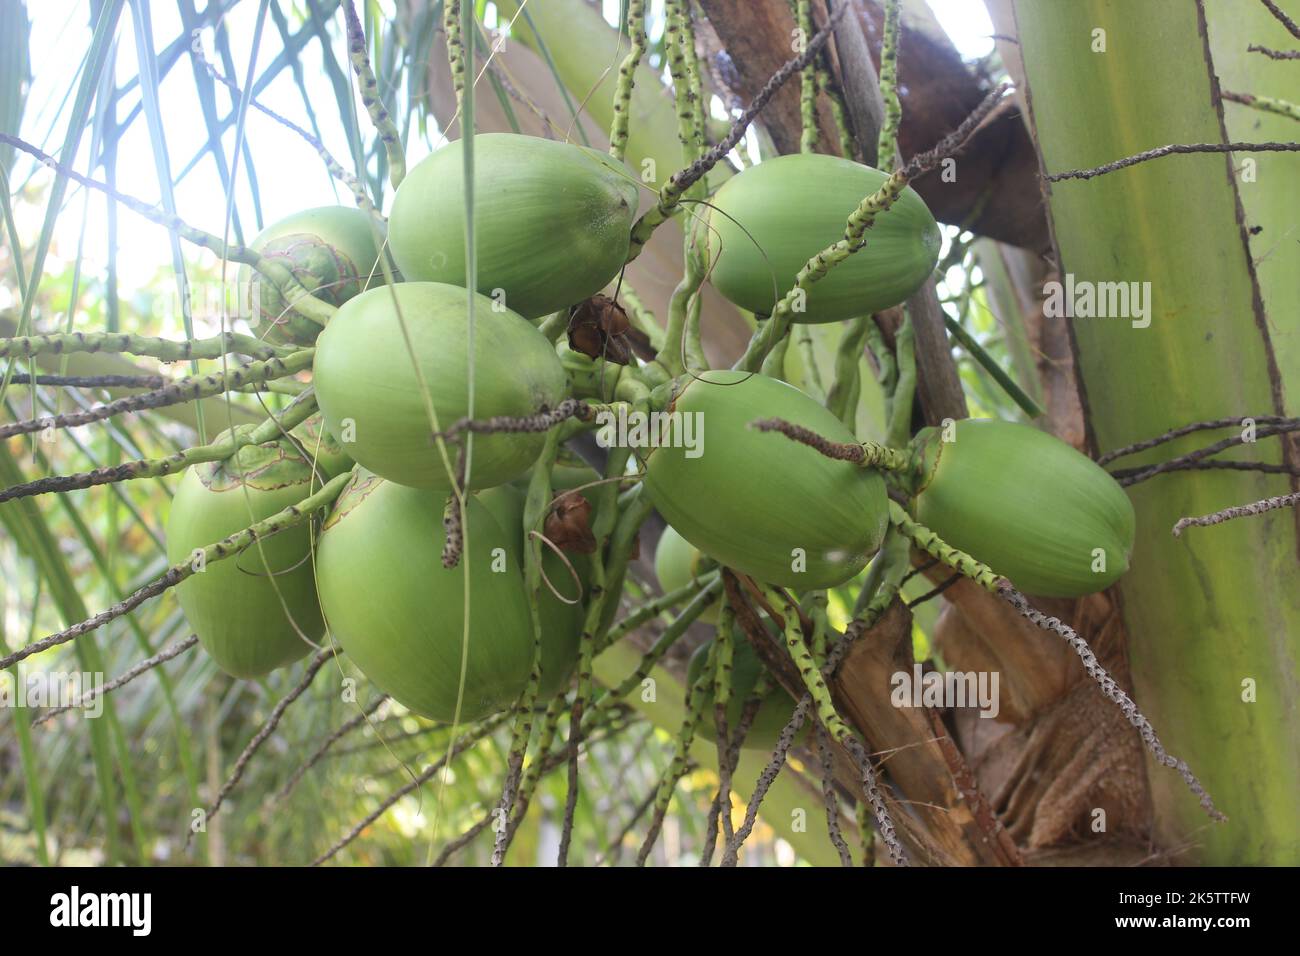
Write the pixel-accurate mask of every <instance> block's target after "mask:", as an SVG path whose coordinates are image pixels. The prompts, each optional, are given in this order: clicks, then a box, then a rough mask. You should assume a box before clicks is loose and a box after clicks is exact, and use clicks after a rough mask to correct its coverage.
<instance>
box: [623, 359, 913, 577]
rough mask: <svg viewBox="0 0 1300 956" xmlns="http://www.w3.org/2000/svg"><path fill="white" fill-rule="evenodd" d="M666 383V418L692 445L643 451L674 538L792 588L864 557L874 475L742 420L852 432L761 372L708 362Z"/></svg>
mask: <svg viewBox="0 0 1300 956" xmlns="http://www.w3.org/2000/svg"><path fill="white" fill-rule="evenodd" d="M674 388H675V389H676V390H677V394H676V396H675V398H674V399H673V401H672V403H671V404H670V406H669V408H668V411H669V412H671V413H675V415H676V416H677V418H676V419H674V420H675V421H676V422H677V426H680V425H681V424H682V422H683V421H690V422H692V423H694V424H695V428H696V433H697V438H698V439H699V441H698V444H697V451H698V454H697V453H696V452H695V451H692V450H691V449H689V448H685V447H682V446H683V444H684V443H683V442H681V441H675V440H674V441H670V442H668V443H667V444H666V445H665V446H664V447H660V448H656V449H652V450H651V451H650V453H649V454H648V456H647V461H646V477H645V485H646V489H647V490H648V491H649V493H650V498H651V501H653V503H654V506H655V508H657V509H658V510H659V513H660V514H661V515H663V516H664V518H665V519H666V520H667V522H668V523H669V524H670V525H672V526H673V527H674V528H675V529H677V531H678V532H679V533H680V534H681V536H682V537H683V538H685V539H686V540H687V541H689V542H690V543H691V544H692V545H694V546H695V547H697V548H699V549H700V551H702V552H704V553H705V554H707V555H708V556H709V557H711V558H713V559H714V560H716V561H717V562H718V563H719V564H722V565H724V566H726V567H729V568H734V569H735V570H737V571H740V572H743V573H744V574H749V575H752V576H753V577H755V578H757V579H758V580H760V581H764V582H766V583H768V584H776V585H780V586H783V587H792V588H796V589H798V590H801V591H802V590H809V589H813V588H827V587H834V586H835V585H837V584H843V583H844V582H845V581H847V580H849V578H851V577H853V576H854V575H855V574H857V573H858V572H859V571H861V570H862V569H863V568H864V567H865V566H866V563H867V561H869V560H870V559H871V556H872V555H873V554H875V553H876V550H877V549H878V548H879V547H880V542H881V541H882V540H883V539H884V535H885V530H886V528H887V526H888V523H889V509H888V500H887V498H886V497H885V483H884V480H883V479H882V478H881V477H880V474H879V473H878V472H877V471H874V470H871V469H863V468H860V467H858V466H857V465H854V464H850V463H848V462H844V461H835V460H832V459H829V458H826V457H824V456H822V455H821V454H820V453H818V452H817V451H814V450H813V449H812V448H809V447H807V446H806V445H801V444H797V443H795V442H792V441H790V440H789V439H787V438H785V437H784V436H783V435H779V434H776V433H772V432H762V431H759V430H757V429H754V428H752V427H750V425H751V423H752V422H754V421H755V420H756V419H768V418H782V419H785V420H786V421H789V422H792V423H794V424H796V425H800V426H803V427H804V428H809V429H812V430H813V431H815V432H817V433H819V434H821V435H823V436H825V437H827V438H828V439H830V440H831V441H837V442H847V443H853V442H855V439H854V437H853V434H852V432H850V431H849V430H848V429H847V428H846V427H845V426H844V425H843V424H842V423H841V422H840V420H839V419H838V418H836V417H835V416H834V415H833V414H831V413H830V412H829V411H827V410H826V409H825V408H823V407H822V406H821V405H820V404H818V403H817V402H816V401H814V400H813V399H811V398H809V397H808V396H807V395H805V394H804V393H803V392H801V391H799V390H798V389H797V388H794V387H793V386H791V385H787V384H786V383H785V382H781V381H778V380H776V379H774V378H768V377H767V376H765V375H758V374H750V373H746V372H739V371H732V370H725V371H708V372H704V373H702V374H701V375H699V376H697V377H687V378H683V379H679V380H678V382H677V383H675V385H674ZM677 426H674V430H673V433H672V436H671V437H672V438H674V439H676V438H679V437H680V436H681V430H680V428H679V427H677Z"/></svg>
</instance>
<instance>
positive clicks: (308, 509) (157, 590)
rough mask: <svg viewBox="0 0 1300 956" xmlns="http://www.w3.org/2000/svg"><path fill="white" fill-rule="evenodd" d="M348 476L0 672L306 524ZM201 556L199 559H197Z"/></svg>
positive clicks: (31, 649) (13, 659) (21, 653)
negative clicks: (202, 570) (217, 563)
mask: <svg viewBox="0 0 1300 956" xmlns="http://www.w3.org/2000/svg"><path fill="white" fill-rule="evenodd" d="M351 477H352V476H351V475H350V474H348V475H339V476H338V477H337V478H334V479H332V480H330V481H329V482H327V483H326V484H325V485H324V486H322V487H321V489H320V490H319V491H317V492H315V493H314V494H311V495H308V496H307V497H306V498H304V499H303V500H302V501H300V502H298V503H297V504H295V505H290V506H289V507H288V508H285V509H283V510H281V511H277V512H276V513H275V514H273V515H271V516H270V517H269V518H264V519H262V520H261V521H258V522H256V523H255V524H252V525H249V526H248V527H247V528H245V529H244V530H242V531H238V532H236V533H235V534H232V535H229V536H227V537H225V538H222V539H221V540H220V541H218V542H216V543H215V544H210V545H208V546H207V547H205V548H202V549H197V550H196V553H195V555H193V556H191V559H190V560H189V561H187V562H185V563H184V564H174V565H172V566H171V567H170V568H168V569H167V570H166V571H165V572H163V574H162V576H161V577H159V578H157V579H156V580H154V581H152V582H150V583H149V584H146V585H145V586H144V587H142V588H140V589H139V590H137V591H135V592H133V593H132V594H130V595H129V596H128V597H127V598H126V599H125V600H123V601H119V602H118V603H117V604H114V605H113V606H112V607H110V608H108V609H107V610H105V611H101V612H100V613H99V614H96V615H95V616H94V617H91V618H87V619H86V620H84V621H81V622H79V623H77V624H74V625H72V626H71V627H68V628H65V629H63V630H62V631H59V632H58V633H57V634H51V635H50V636H49V637H45V638H42V639H41V640H39V641H34V642H33V643H31V644H28V645H27V646H26V647H22V648H20V649H19V650H17V651H15V652H14V653H12V654H10V655H8V656H6V657H5V658H3V659H0V670H5V669H6V668H9V667H12V666H13V665H14V664H16V663H18V662H19V661H21V660H26V659H27V658H28V657H31V656H32V655H33V654H39V653H40V652H42V651H46V650H49V649H50V648H51V647H58V646H59V645H60V644H66V643H67V642H68V641H71V640H74V639H75V638H78V637H81V635H83V634H89V633H90V632H91V631H94V630H97V629H98V628H100V627H103V626H104V625H105V624H107V623H108V622H109V621H112V620H114V619H116V618H119V617H121V616H122V615H123V614H128V613H130V612H131V611H133V610H135V609H136V608H137V607H139V606H140V605H141V604H143V603H144V602H145V601H147V600H149V599H150V598H152V597H157V596H158V595H159V594H162V593H163V592H164V591H166V590H167V589H168V588H172V587H175V586H176V585H177V584H180V583H181V582H182V581H184V580H185V579H186V578H189V577H191V576H193V575H194V574H195V573H196V572H197V570H198V568H200V567H207V565H209V564H211V563H212V562H214V561H221V560H224V559H225V558H230V557H234V556H235V555H237V554H240V553H242V552H244V551H246V550H248V548H250V547H252V546H253V545H254V544H256V543H257V542H258V541H261V540H263V539H265V538H269V537H271V536H272V535H276V534H279V533H280V532H281V531H287V530H289V529H290V528H296V527H297V526H298V525H300V524H302V523H303V522H304V521H307V520H308V519H309V518H311V516H312V515H313V514H315V513H316V512H317V511H320V510H321V509H323V508H328V507H329V506H330V505H332V504H333V503H334V499H335V498H337V497H338V496H339V494H340V493H341V492H342V491H343V488H344V486H345V485H346V484H347V483H348V481H349V480H350V479H351ZM200 554H201V558H200V557H199V555H200Z"/></svg>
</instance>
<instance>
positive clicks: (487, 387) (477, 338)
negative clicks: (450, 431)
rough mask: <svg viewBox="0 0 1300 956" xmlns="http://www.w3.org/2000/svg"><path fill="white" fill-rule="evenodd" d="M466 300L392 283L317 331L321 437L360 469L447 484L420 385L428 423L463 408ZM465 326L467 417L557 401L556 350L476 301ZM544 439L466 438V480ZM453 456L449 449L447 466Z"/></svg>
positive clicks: (507, 463) (493, 471)
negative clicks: (470, 331) (432, 414)
mask: <svg viewBox="0 0 1300 956" xmlns="http://www.w3.org/2000/svg"><path fill="white" fill-rule="evenodd" d="M467 306H468V293H466V291H465V290H464V289H461V288H457V287H456V286H450V285H443V284H441V283H437V282H403V283H399V284H397V285H394V286H392V287H383V288H379V289H372V290H370V291H369V292H363V293H362V294H361V295H359V296H357V297H356V298H354V299H352V300H350V301H349V302H347V303H346V304H345V305H344V306H343V307H342V308H341V309H339V311H338V313H337V314H336V315H335V316H334V318H333V319H331V320H330V323H329V326H328V327H327V328H326V329H325V331H324V332H322V333H321V336H320V338H319V339H318V340H317V345H316V356H315V359H314V361H313V377H314V384H315V387H316V399H317V401H318V402H319V403H320V409H321V412H322V413H323V414H324V416H325V424H326V426H327V428H328V429H329V431H330V433H331V434H332V435H334V436H335V437H336V438H338V439H339V440H340V441H341V442H342V444H343V446H344V447H345V448H346V449H347V450H348V453H349V454H350V455H351V456H352V458H354V459H355V460H356V461H357V462H358V463H359V464H361V465H362V466H364V467H365V468H367V469H369V470H370V471H373V472H375V473H376V474H378V475H380V476H381V477H384V478H387V479H389V480H391V481H396V482H398V483H400V484H403V485H410V486H412V487H417V488H428V489H432V490H434V491H437V492H440V493H443V494H446V493H447V492H448V491H450V488H451V482H450V476H449V474H448V469H447V463H444V461H443V458H442V456H441V455H440V454H439V452H438V448H437V446H436V445H435V443H434V442H433V441H432V440H431V437H430V436H431V433H432V430H433V429H432V428H431V427H430V420H429V414H428V409H427V406H426V401H425V394H424V390H425V389H426V388H427V390H428V397H429V399H430V400H431V401H432V403H433V407H434V409H435V410H436V412H437V418H438V427H439V428H442V429H446V428H449V427H450V426H451V425H453V424H455V422H456V421H458V420H459V419H461V418H464V417H465V416H466V414H467V413H468V412H469V404H468V395H469V378H468V368H467V366H468V362H467V356H468V352H469V349H468V335H467V328H468V320H467V317H466V309H467ZM399 308H400V310H401V317H400V319H399V313H398V309H399ZM403 323H405V330H406V335H403ZM474 330H475V331H474V417H475V418H490V417H493V416H497V415H510V416H519V415H531V414H533V413H535V412H536V411H538V410H539V409H540V408H542V407H543V406H545V407H547V408H554V407H555V406H556V405H557V404H559V402H560V401H561V400H562V399H563V398H564V394H565V379H564V370H563V369H562V368H561V367H560V363H559V359H557V358H556V357H555V350H554V349H553V348H552V347H551V343H550V342H548V341H547V339H546V336H544V335H542V333H540V332H538V331H537V329H535V328H533V326H532V325H530V324H529V323H528V322H527V321H525V320H524V319H522V318H520V317H519V316H518V315H516V314H515V313H513V312H510V311H508V310H507V311H498V310H496V309H494V308H493V303H492V301H491V300H490V299H487V298H485V297H483V296H477V297H476V306H475V319H474ZM406 336H409V343H410V351H408V340H407V338H406ZM412 355H414V357H415V362H416V363H418V366H419V369H420V375H419V376H417V375H416V372H415V369H414V367H413V363H412V359H411V356H412ZM545 441H546V436H545V434H544V433H500V434H492V435H485V434H480V435H475V436H474V439H473V449H474V450H473V456H472V462H471V467H470V475H469V481H468V484H469V487H470V488H490V487H492V486H493V485H498V484H501V483H502V482H505V481H509V480H510V479H511V478H515V477H517V476H518V475H521V474H523V473H524V472H525V471H526V470H527V469H528V468H529V467H530V466H531V465H532V464H533V462H534V461H536V460H537V456H538V455H540V454H541V451H542V446H543V445H544V444H545ZM455 455H456V451H455V447H454V446H450V447H449V454H448V459H449V463H450V465H451V467H452V468H454V467H455V464H456V459H455Z"/></svg>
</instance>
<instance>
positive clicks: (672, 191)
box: [627, 4, 849, 262]
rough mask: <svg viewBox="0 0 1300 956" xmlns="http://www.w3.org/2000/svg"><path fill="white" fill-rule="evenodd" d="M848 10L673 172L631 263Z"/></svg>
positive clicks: (637, 236) (840, 9) (635, 229)
mask: <svg viewBox="0 0 1300 956" xmlns="http://www.w3.org/2000/svg"><path fill="white" fill-rule="evenodd" d="M848 8H849V5H848V4H843V5H840V6H837V7H836V8H835V10H834V11H833V12H832V13H831V15H830V18H829V19H828V20H827V21H826V25H825V26H823V27H822V28H821V29H820V30H818V31H817V35H816V36H814V37H813V38H812V40H810V41H809V43H808V47H807V49H806V50H804V52H803V53H801V54H800V55H799V56H797V57H795V58H794V59H792V60H788V61H787V62H786V63H785V64H784V65H783V66H782V67H781V68H780V69H779V70H777V71H776V72H775V73H774V74H772V78H771V79H769V80H768V81H767V83H765V84H764V85H763V88H762V89H761V90H759V91H758V95H756V96H755V97H754V99H753V101H752V102H751V103H750V104H749V106H748V107H747V108H746V109H745V111H744V112H743V113H742V114H741V115H740V116H739V117H737V118H736V121H735V122H734V123H732V124H731V129H730V130H729V131H728V133H727V135H726V136H724V137H723V138H722V140H721V141H720V142H719V143H718V144H717V145H715V146H713V147H712V148H711V149H709V150H708V152H706V153H705V154H704V155H702V156H700V158H699V159H697V160H695V162H693V163H691V164H690V165H689V166H687V167H686V168H685V169H682V170H679V171H678V172H676V173H673V175H672V176H671V177H670V178H669V180H668V182H667V183H666V184H665V185H664V187H663V189H661V190H660V191H659V201H658V202H657V203H655V205H654V206H652V207H651V208H650V209H649V210H647V211H646V213H645V215H643V216H642V217H641V218H640V219H638V220H637V221H636V223H635V224H633V226H632V241H631V244H630V246H629V248H628V255H627V260H628V262H631V261H632V260H633V259H635V258H636V257H637V256H639V255H640V254H641V250H642V249H644V248H645V244H646V243H647V242H649V241H650V236H651V235H652V234H653V233H654V231H655V230H656V229H658V228H659V227H660V226H662V225H663V224H664V223H665V222H667V221H668V220H669V219H671V218H672V217H673V216H674V215H675V214H676V213H677V211H678V209H679V203H680V202H681V201H682V198H683V197H684V196H685V195H686V193H687V190H689V189H690V188H691V187H692V186H693V185H695V183H697V182H699V181H700V180H701V179H703V178H704V176H705V175H707V174H708V172H709V170H710V169H712V168H713V167H714V166H716V165H717V164H718V162H719V161H720V160H721V159H722V157H724V156H726V155H727V153H729V152H731V151H732V150H733V149H735V147H736V144H737V143H739V142H740V141H741V139H742V138H743V137H744V135H745V131H746V130H747V129H749V125H750V124H751V123H752V122H754V120H755V119H756V118H757V117H758V115H759V113H761V112H762V111H763V109H764V107H766V106H767V104H768V103H769V102H770V101H771V99H772V97H773V96H775V95H776V93H777V91H778V90H779V89H780V88H781V87H782V86H783V85H784V84H785V82H786V81H787V80H788V79H790V77H792V76H793V75H794V74H795V73H797V72H799V71H800V70H802V69H803V68H804V66H805V65H806V64H808V63H810V62H811V61H812V60H814V59H816V57H817V55H818V54H819V53H820V52H821V50H822V48H823V47H825V46H826V43H827V41H828V40H829V39H830V36H831V32H832V31H833V30H834V29H835V25H836V24H837V23H839V21H840V18H841V17H843V16H844V13H845V11H846V10H848Z"/></svg>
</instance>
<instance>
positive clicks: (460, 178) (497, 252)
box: [388, 133, 638, 319]
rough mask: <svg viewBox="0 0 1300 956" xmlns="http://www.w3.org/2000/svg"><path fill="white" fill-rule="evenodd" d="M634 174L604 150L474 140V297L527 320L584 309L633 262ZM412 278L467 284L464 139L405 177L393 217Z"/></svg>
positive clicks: (394, 242)
mask: <svg viewBox="0 0 1300 956" xmlns="http://www.w3.org/2000/svg"><path fill="white" fill-rule="evenodd" d="M637 198H638V197H637V182H636V179H635V177H633V176H632V175H631V173H629V172H628V171H627V170H626V169H624V168H623V167H622V166H621V165H620V164H619V163H617V162H616V161H614V160H613V159H611V158H610V157H609V156H608V155H606V154H605V153H603V152H598V151H596V150H593V149H587V148H584V147H581V146H572V145H569V144H567V143H561V142H557V141H554V140H547V139H540V138H538V137H535V136H521V135H518V134H513V133H484V134H482V135H478V136H475V137H474V228H475V230H476V232H477V235H478V242H477V246H476V253H477V255H476V262H477V270H478V291H479V292H482V293H484V294H485V295H491V296H493V297H494V298H497V297H503V304H504V305H505V306H506V307H508V308H510V309H512V310H513V311H515V312H517V313H519V314H520V315H522V316H524V318H527V319H535V318H538V317H540V316H543V315H548V314H550V313H551V312H556V311H558V310H560V309H563V308H566V307H568V306H570V305H573V304H575V303H577V302H581V301H583V300H584V299H586V298H587V297H589V296H590V295H592V294H593V293H595V292H599V291H600V290H601V289H602V288H604V287H605V285H606V284H608V283H609V282H610V281H611V280H612V279H613V278H614V277H615V276H616V275H618V272H619V270H620V269H622V268H623V263H624V261H625V260H626V259H627V253H628V243H629V237H630V235H631V230H632V220H633V216H634V215H635V213H636V206H637ZM388 228H389V242H390V245H391V248H392V250H393V257H394V258H395V259H396V260H397V264H398V266H399V267H400V268H401V270H402V274H403V275H404V276H405V277H406V278H407V279H428V280H432V281H435V282H447V283H451V284H452V285H464V284H465V197H464V174H463V171H462V160H461V142H460V141H459V140H457V141H456V142H453V143H448V144H447V145H446V146H444V147H442V148H441V149H439V150H438V151H437V152H435V153H434V154H433V155H431V156H429V157H428V158H427V159H425V160H423V161H422V162H420V163H419V164H418V165H417V166H416V167H415V168H414V169H412V170H411V171H410V172H409V173H407V175H406V178H405V179H404V180H402V184H401V186H399V187H398V189H397V195H396V196H395V197H394V198H393V211H392V216H391V217H390V219H389V224H388Z"/></svg>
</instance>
